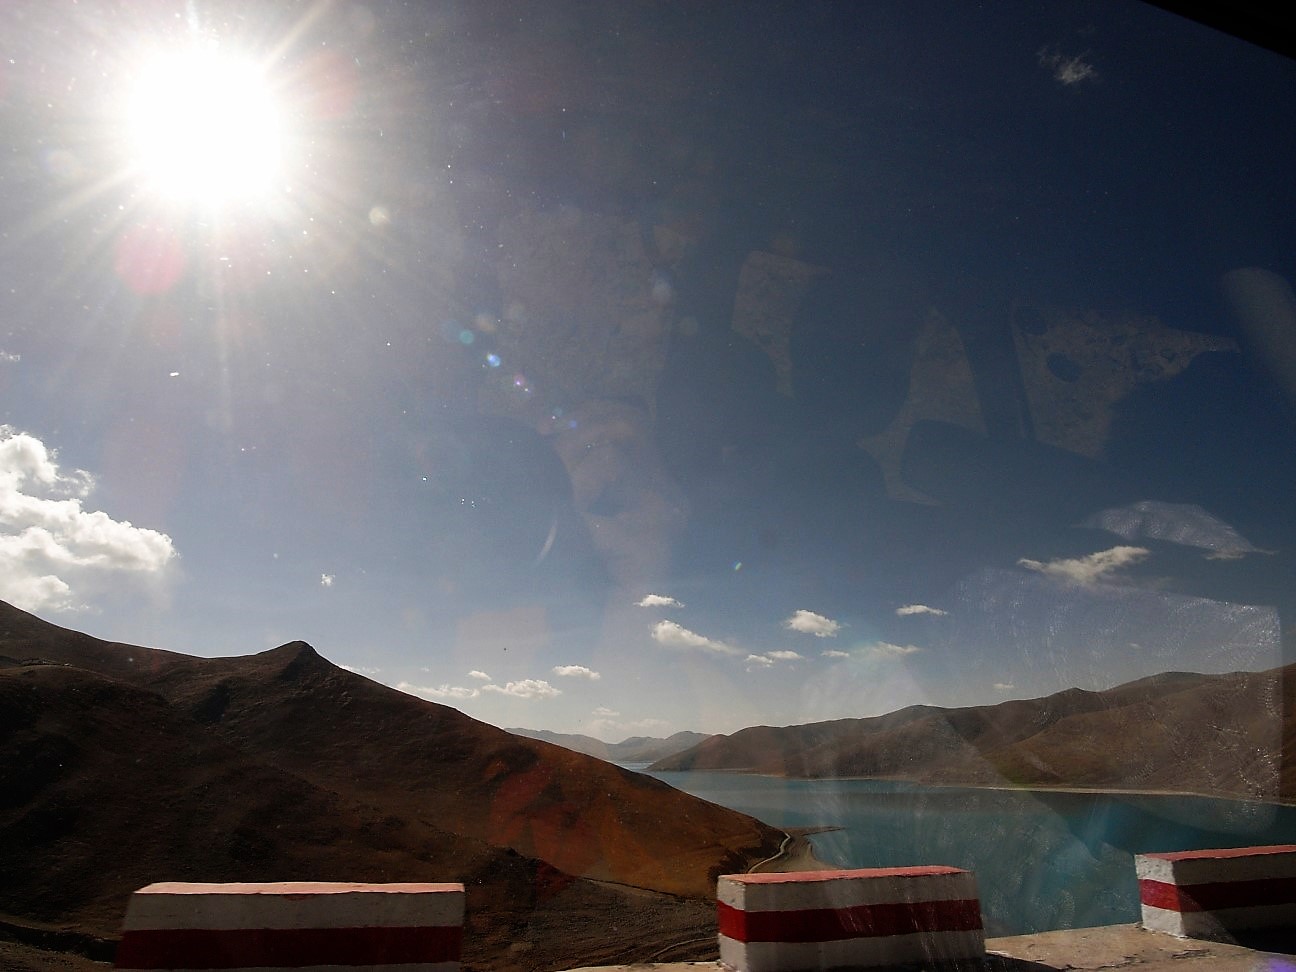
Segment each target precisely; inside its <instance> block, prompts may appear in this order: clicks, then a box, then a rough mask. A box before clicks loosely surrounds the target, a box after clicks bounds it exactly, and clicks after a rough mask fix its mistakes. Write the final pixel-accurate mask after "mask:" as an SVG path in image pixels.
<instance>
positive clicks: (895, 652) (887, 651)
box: [869, 641, 922, 658]
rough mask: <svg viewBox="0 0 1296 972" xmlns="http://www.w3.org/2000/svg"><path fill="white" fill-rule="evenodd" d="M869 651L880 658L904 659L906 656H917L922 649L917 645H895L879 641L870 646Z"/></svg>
mask: <svg viewBox="0 0 1296 972" xmlns="http://www.w3.org/2000/svg"><path fill="white" fill-rule="evenodd" d="M869 651H870V653H872V654H874V655H876V656H878V657H879V658H903V657H904V656H905V655H916V654H917V653H918V652H920V651H922V649H921V648H919V647H918V646H917V645H893V644H890V643H889V642H886V641H877V642H874V643H873V644H872V645H870V646H869Z"/></svg>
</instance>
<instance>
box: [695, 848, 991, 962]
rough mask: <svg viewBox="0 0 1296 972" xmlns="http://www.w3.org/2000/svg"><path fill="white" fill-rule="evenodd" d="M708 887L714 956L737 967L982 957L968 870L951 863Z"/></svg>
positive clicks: (764, 877) (741, 878)
mask: <svg viewBox="0 0 1296 972" xmlns="http://www.w3.org/2000/svg"><path fill="white" fill-rule="evenodd" d="M716 897H717V902H716V910H717V919H718V924H719V930H720V961H721V962H722V963H723V964H724V965H726V966H728V967H729V968H732V969H736V970H738V972H792V970H810V969H832V968H840V967H844V966H855V967H865V968H866V967H869V966H881V965H890V964H894V963H900V962H918V961H935V962H942V961H944V962H951V961H957V960H966V959H982V958H984V957H985V933H984V931H983V930H982V927H981V902H980V899H979V898H978V897H977V889H976V878H975V877H974V875H973V874H972V872H971V871H963V870H960V869H958V868H956V867H896V868H871V869H867V870H858V871H806V872H800V873H790V874H729V875H725V876H724V877H721V878H720V882H719V886H718V888H717V893H716Z"/></svg>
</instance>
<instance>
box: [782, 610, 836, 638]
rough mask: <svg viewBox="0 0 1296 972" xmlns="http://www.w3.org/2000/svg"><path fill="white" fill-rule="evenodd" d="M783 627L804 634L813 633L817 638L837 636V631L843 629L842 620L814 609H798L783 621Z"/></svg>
mask: <svg viewBox="0 0 1296 972" xmlns="http://www.w3.org/2000/svg"><path fill="white" fill-rule="evenodd" d="M783 627H785V628H790V629H791V630H793V631H800V632H801V633H802V634H812V635H814V636H815V637H816V638H836V637H837V632H838V631H840V630H841V622H839V621H834V620H832V619H831V618H825V617H824V616H823V615H822V614H815V613H814V612H813V611H797V612H796V613H795V614H793V615H792V617H790V618H788V619H787V620H786V621H784V622H783Z"/></svg>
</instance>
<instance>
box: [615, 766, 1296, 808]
mask: <svg viewBox="0 0 1296 972" xmlns="http://www.w3.org/2000/svg"><path fill="white" fill-rule="evenodd" d="M635 772H646V770H636V771H635ZM653 772H655V773H663V774H665V773H697V772H702V773H720V774H725V775H733V776H751V777H760V778H762V779H769V780H787V781H789V782H796V783H904V784H909V785H912V786H925V787H931V788H933V789H945V790H994V791H999V792H1009V793H1075V794H1082V795H1090V796H1118V797H1119V796H1149V797H1197V798H1200V799H1203V800H1232V801H1234V802H1237V803H1257V804H1264V805H1266V806H1277V807H1296V798H1290V799H1282V798H1280V797H1274V798H1271V799H1266V798H1260V797H1256V796H1246V795H1243V794H1237V793H1219V792H1216V793H1211V792H1207V791H1203V790H1187V789H1182V790H1175V789H1168V788H1146V787H1114V786H1079V785H1075V784H1056V785H1054V784H1048V783H960V782H955V781H951V780H941V781H932V780H915V779H908V778H905V777H899V776H789V775H788V774H786V773H754V772H751V771H750V770H742V769H707V770H655V771H653Z"/></svg>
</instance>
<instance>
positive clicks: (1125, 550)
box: [1017, 547, 1148, 587]
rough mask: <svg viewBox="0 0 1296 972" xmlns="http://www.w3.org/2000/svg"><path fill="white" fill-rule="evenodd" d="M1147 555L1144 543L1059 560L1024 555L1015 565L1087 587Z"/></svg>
mask: <svg viewBox="0 0 1296 972" xmlns="http://www.w3.org/2000/svg"><path fill="white" fill-rule="evenodd" d="M1147 555H1148V550H1147V549H1146V548H1144V547H1112V548H1111V549H1110V550H1099V551H1098V552H1097V553H1091V554H1089V555H1088V556H1087V557H1073V558H1068V559H1062V560H1050V561H1046V562H1042V561H1039V560H1028V559H1026V558H1025V557H1023V558H1022V559H1021V560H1019V561H1017V564H1018V566H1020V567H1025V568H1026V569H1027V570H1033V571H1036V572H1037V573H1041V574H1045V575H1047V576H1049V577H1056V578H1057V579H1058V580H1062V581H1065V582H1067V583H1070V584H1079V585H1080V586H1082V587H1089V586H1091V585H1093V584H1098V583H1101V582H1102V581H1105V580H1107V579H1108V577H1109V576H1110V575H1111V574H1113V573H1115V572H1116V571H1118V570H1120V569H1121V568H1122V567H1125V566H1127V565H1129V564H1136V563H1138V562H1139V561H1140V560H1142V559H1143V558H1144V557H1146V556H1147Z"/></svg>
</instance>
